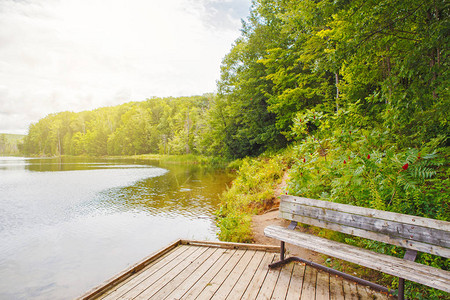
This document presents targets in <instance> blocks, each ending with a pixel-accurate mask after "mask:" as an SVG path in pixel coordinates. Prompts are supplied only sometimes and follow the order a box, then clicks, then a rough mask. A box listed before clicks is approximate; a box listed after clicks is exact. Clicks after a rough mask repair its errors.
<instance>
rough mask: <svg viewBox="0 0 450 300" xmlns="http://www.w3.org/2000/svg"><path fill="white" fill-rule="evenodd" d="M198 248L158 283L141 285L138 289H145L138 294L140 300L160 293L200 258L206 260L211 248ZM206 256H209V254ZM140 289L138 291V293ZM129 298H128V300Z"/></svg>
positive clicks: (198, 261)
mask: <svg viewBox="0 0 450 300" xmlns="http://www.w3.org/2000/svg"><path fill="white" fill-rule="evenodd" d="M195 248H198V249H197V250H196V251H195V252H193V253H192V254H191V255H190V256H188V257H187V258H185V259H184V260H181V261H178V264H177V265H175V266H174V267H172V268H170V269H169V271H168V272H167V273H165V274H164V275H163V276H161V277H160V278H159V279H158V280H157V281H155V282H154V283H152V284H146V285H139V286H138V288H139V289H140V288H143V290H142V292H141V293H139V294H138V296H137V298H138V299H149V298H150V297H151V296H153V295H154V294H155V293H156V292H158V291H159V290H160V289H161V288H162V287H164V286H165V285H166V284H168V283H169V282H170V281H171V280H172V279H173V278H175V277H177V276H180V274H181V273H182V272H183V271H184V270H185V269H186V268H187V267H188V266H190V265H191V264H197V263H200V260H198V258H199V257H201V256H203V258H205V253H207V252H208V250H209V248H207V247H195ZM206 256H209V253H207V255H206ZM137 290H138V289H136V291H137ZM128 297H129V296H127V297H126V298H127V299H128Z"/></svg>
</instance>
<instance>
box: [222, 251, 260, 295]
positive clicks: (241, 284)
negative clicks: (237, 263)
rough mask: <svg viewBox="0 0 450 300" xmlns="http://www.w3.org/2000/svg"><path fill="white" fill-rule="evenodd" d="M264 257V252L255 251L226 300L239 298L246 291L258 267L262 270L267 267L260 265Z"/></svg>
mask: <svg viewBox="0 0 450 300" xmlns="http://www.w3.org/2000/svg"><path fill="white" fill-rule="evenodd" d="M264 255H265V252H264V251H257V252H256V253H255V255H253V257H252V260H251V261H250V263H249V264H248V265H247V267H246V268H245V270H244V272H243V273H242V275H241V278H239V281H238V282H237V283H236V284H235V285H234V287H233V289H232V290H231V292H230V293H229V294H228V296H227V297H226V299H230V300H234V299H240V298H241V296H242V295H243V294H244V292H245V290H246V289H247V287H248V285H249V284H250V282H251V281H252V280H253V277H254V276H255V273H256V271H257V270H258V267H262V268H264V267H266V266H267V265H261V262H262V261H263V258H264Z"/></svg>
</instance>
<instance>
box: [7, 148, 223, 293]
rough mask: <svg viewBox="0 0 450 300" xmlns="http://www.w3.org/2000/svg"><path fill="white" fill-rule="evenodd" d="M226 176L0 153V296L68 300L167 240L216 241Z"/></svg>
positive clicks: (203, 171) (199, 170) (173, 167)
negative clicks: (0, 154) (219, 205)
mask: <svg viewBox="0 0 450 300" xmlns="http://www.w3.org/2000/svg"><path fill="white" fill-rule="evenodd" d="M230 180H231V177H230V176H229V175H227V174H225V173H223V172H220V171H214V170H207V169H205V168H201V167H198V166H197V167H196V166H180V165H164V166H160V165H158V164H157V163H155V164H151V163H149V162H148V161H147V162H142V161H132V160H129V161H127V160H98V159H92V160H87V159H62V160H61V159H28V158H10V157H9V158H6V157H0V299H71V298H74V297H77V296H80V295H81V294H83V293H84V292H86V291H87V290H89V289H91V288H93V287H95V286H97V285H98V284H100V283H102V282H103V281H105V280H107V279H109V278H110V277H112V276H113V275H115V274H117V273H118V272H120V271H122V270H123V269H124V268H126V267H127V266H130V265H132V264H134V263H136V262H137V261H139V260H141V259H142V258H144V257H145V256H147V255H149V254H151V253H152V252H154V251H156V250H158V249H160V248H162V247H164V246H166V245H167V244H169V243H170V242H172V241H174V240H176V239H179V238H184V239H198V240H216V231H217V228H216V226H215V223H214V216H213V212H214V211H215V210H216V209H217V207H218V195H219V194H220V193H222V191H223V190H224V189H225V188H226V186H227V184H229V182H230Z"/></svg>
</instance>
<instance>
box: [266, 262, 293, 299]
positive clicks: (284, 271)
mask: <svg viewBox="0 0 450 300" xmlns="http://www.w3.org/2000/svg"><path fill="white" fill-rule="evenodd" d="M294 265H295V263H290V264H288V265H284V266H283V267H282V268H281V270H280V276H279V277H278V281H277V284H276V286H275V289H274V290H273V294H272V298H271V299H272V300H284V299H286V296H287V292H288V290H289V283H290V281H291V277H292V271H293V268H294Z"/></svg>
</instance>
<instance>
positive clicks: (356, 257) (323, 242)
mask: <svg viewBox="0 0 450 300" xmlns="http://www.w3.org/2000/svg"><path fill="white" fill-rule="evenodd" d="M264 234H265V235H266V236H268V237H272V238H276V239H278V240H281V241H284V242H286V243H289V244H293V245H297V246H300V247H303V248H307V249H310V250H313V251H316V252H319V253H323V254H325V255H329V256H333V257H336V258H339V259H343V260H346V261H349V262H353V263H356V264H359V265H361V266H365V267H368V268H371V269H375V270H378V271H381V272H384V273H387V274H390V275H394V276H397V277H401V278H405V279H407V280H411V281H415V282H418V283H421V284H424V285H427V286H430V287H433V288H437V289H440V290H443V291H446V292H450V285H449V282H450V272H448V271H445V270H440V269H436V268H433V267H430V266H426V265H422V264H418V263H415V262H411V261H406V260H403V259H401V258H397V257H393V256H389V255H384V254H380V253H375V252H373V251H369V250H366V249H361V248H358V247H355V246H351V245H347V244H343V243H339V242H335V241H330V240H328V239H324V238H320V237H317V236H313V235H310V234H306V233H302V232H298V231H293V230H289V229H286V228H283V227H280V226H268V227H266V228H265V229H264Z"/></svg>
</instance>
